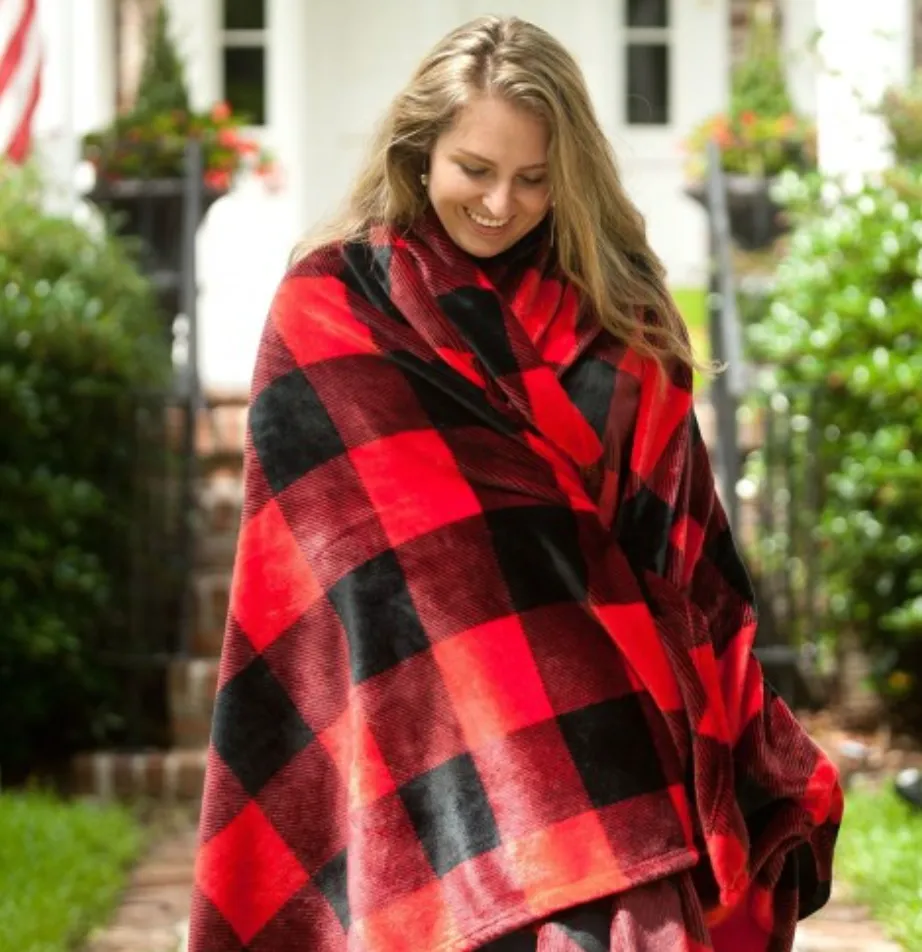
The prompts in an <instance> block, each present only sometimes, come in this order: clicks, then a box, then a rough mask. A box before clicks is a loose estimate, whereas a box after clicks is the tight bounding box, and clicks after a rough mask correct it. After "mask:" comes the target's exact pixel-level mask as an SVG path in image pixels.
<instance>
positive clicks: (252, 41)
mask: <svg viewBox="0 0 922 952" xmlns="http://www.w3.org/2000/svg"><path fill="white" fill-rule="evenodd" d="M302 2H303V0H302ZM264 3H265V26H264V28H263V29H261V30H225V29H224V26H223V24H224V9H225V0H220V3H219V10H218V13H219V17H220V19H219V20H218V23H219V24H221V27H220V29H219V30H218V82H219V88H220V90H221V95H220V97H219V98H220V99H222V100H224V101H227V81H226V78H225V76H224V51H225V50H227V49H233V48H234V47H253V46H261V47H262V49H263V61H264V63H265V80H264V85H263V99H264V101H263V119H264V121H263V123H262V124H260V125H254V126H244V127H243V130H242V131H244V132H245V133H246V134H247V135H250V136H252V137H253V138H255V139H257V140H261V139H262V137H263V135H264V133H265V130H266V128H267V126H268V124H269V57H270V56H271V55H272V53H271V44H270V42H269V35H270V32H271V31H270V29H269V26H270V24H269V15H270V10H271V4H270V3H269V0H264Z"/></svg>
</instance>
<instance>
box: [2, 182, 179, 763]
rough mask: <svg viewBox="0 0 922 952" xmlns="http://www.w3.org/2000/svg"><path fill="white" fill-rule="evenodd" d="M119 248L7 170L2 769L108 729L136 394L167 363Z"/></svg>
mask: <svg viewBox="0 0 922 952" xmlns="http://www.w3.org/2000/svg"><path fill="white" fill-rule="evenodd" d="M168 366H169V365H168V354H167V352H166V345H165V334H164V332H163V330H162V328H161V327H160V326H159V317H158V315H157V313H156V311H155V303H154V298H153V295H152V293H151V290H150V288H149V286H148V284H147V283H146V281H145V280H144V279H143V278H142V277H141V276H140V275H139V273H138V271H137V269H136V268H135V266H134V263H133V262H132V260H131V259H130V257H129V256H128V255H127V253H126V252H125V250H124V248H123V247H121V246H120V245H119V244H117V243H115V242H114V241H112V240H110V239H108V238H104V237H95V236H93V235H91V234H90V233H88V232H87V231H85V230H84V229H83V228H81V227H80V226H78V225H76V224H74V223H72V222H70V221H65V220H61V219H56V218H53V217H50V216H49V215H47V214H45V213H44V212H43V211H42V209H41V205H40V190H39V185H38V183H37V181H36V180H35V179H34V177H33V176H32V174H31V173H30V172H29V171H28V170H26V171H23V170H19V169H12V168H9V167H6V166H0V434H2V449H0V618H2V619H3V636H2V638H0V723H2V724H3V730H2V731H0V768H2V769H3V770H4V771H5V776H6V778H7V779H9V777H10V776H11V775H15V774H16V773H17V772H19V771H21V770H22V769H24V768H26V767H28V766H31V765H36V764H39V763H42V762H45V761H48V760H50V759H52V758H54V757H55V756H56V755H58V754H59V753H61V752H62V751H65V750H67V749H68V748H70V747H72V746H73V745H76V744H83V743H87V742H90V741H91V740H92V738H93V737H94V735H95V736H100V735H101V733H102V732H103V731H104V730H105V729H106V728H107V726H109V725H108V718H109V713H108V710H107V708H106V700H105V699H106V697H107V690H108V687H109V686H108V685H107V683H106V677H105V675H104V673H103V669H102V668H101V667H100V665H99V663H98V659H97V657H96V648H97V647H98V645H99V644H100V643H101V641H102V639H103V638H105V637H107V636H108V637H111V635H112V631H113V630H117V629H115V626H117V625H118V624H119V622H120V620H122V621H123V607H124V598H125V595H126V592H125V587H126V585H127V580H126V565H127V562H128V559H127V556H126V547H127V544H128V539H129V536H130V533H129V532H128V526H129V522H130V508H131V500H132V492H133V480H134V478H135V472H136V466H135V460H134V453H133V450H132V445H131V434H132V417H133V410H132V394H133V392H134V391H135V390H136V389H137V388H140V387H152V386H160V385H162V383H163V381H164V380H165V378H166V375H167V372H168Z"/></svg>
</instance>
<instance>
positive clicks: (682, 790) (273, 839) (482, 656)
mask: <svg viewBox="0 0 922 952" xmlns="http://www.w3.org/2000/svg"><path fill="white" fill-rule="evenodd" d="M663 378H664V375H662V374H661V373H660V372H659V371H658V370H657V368H656V366H655V364H654V363H653V362H651V361H649V360H647V359H641V358H640V357H639V356H638V355H637V354H636V353H635V351H634V350H632V349H631V348H630V347H627V346H625V345H624V344H622V343H619V342H618V341H616V340H615V339H613V337H612V336H610V335H609V334H608V333H607V332H605V331H604V330H601V329H600V327H599V325H598V323H597V322H596V321H594V320H593V318H592V315H591V314H588V313H585V309H583V311H581V309H580V307H579V299H578V296H577V294H576V292H575V291H574V289H573V288H572V287H571V286H569V285H568V284H567V283H566V282H564V281H562V280H561V279H560V278H559V275H558V272H557V271H556V270H555V266H554V261H553V249H552V248H551V247H550V244H549V242H547V241H546V240H545V236H544V234H543V232H542V231H541V230H539V231H538V232H536V233H534V234H533V235H532V236H531V237H530V238H528V239H525V241H524V242H523V243H521V244H520V246H518V247H517V248H515V249H512V250H511V251H510V252H507V253H506V254H504V255H502V256H500V257H499V258H497V259H494V260H491V261H489V262H477V261H475V260H474V259H472V258H470V257H468V256H466V255H465V254H463V253H462V252H461V251H459V250H458V249H457V248H456V247H455V246H454V245H453V244H452V243H451V242H450V241H449V239H448V238H447V237H446V236H445V234H444V232H443V231H442V230H441V229H440V227H439V226H438V224H437V222H435V221H434V220H428V221H426V222H424V223H422V224H421V225H420V226H418V227H417V228H415V229H414V230H413V231H411V232H410V233H409V234H406V235H403V234H397V233H395V232H392V231H389V230H387V229H384V228H381V229H378V230H373V231H372V233H371V234H370V236H369V239H368V240H367V241H363V242H357V243H354V244H347V245H345V246H343V247H336V248H328V249H325V250H322V251H319V252H315V253H313V254H311V255H310V256H308V257H307V258H306V259H305V260H303V261H302V262H301V263H299V264H298V265H296V266H295V267H294V268H293V269H292V270H291V271H290V273H289V274H288V275H287V276H286V278H285V279H284V281H283V282H282V284H281V287H280V289H279V290H278V293H277V296H276V298H275V301H274V303H273V306H272V309H271V314H270V317H269V320H268V324H267V326H266V329H265V332H264V336H263V339H262V344H261V349H260V354H259V358H258V365H257V369H256V374H255V380H254V388H253V394H252V403H251V408H250V414H249V429H248V444H247V462H246V503H245V508H244V515H243V521H242V526H241V534H240V540H239V551H238V555H237V560H236V567H235V574H234V582H233V588H232V596H231V608H230V613H229V618H228V623H227V631H226V639H225V643H224V653H223V659H222V667H221V676H220V683H219V689H218V694H217V700H216V711H215V720H214V729H213V736H212V743H211V749H210V762H209V768H208V775H207V783H206V793H205V800H204V807H203V819H202V827H201V833H202V842H201V847H200V853H199V860H198V865H197V874H196V890H195V896H194V904H193V915H192V933H191V950H192V952H238V950H243V949H247V950H253V952H288V950H309V952H346V950H348V952H449V950H451V952H464V950H469V949H475V948H480V947H483V946H486V947H493V945H494V944H495V947H496V948H497V949H499V948H507V947H508V948H509V949H512V948H516V949H518V948H532V949H535V948H546V949H552V948H553V949H555V950H556V949H563V948H569V947H570V946H567V945H566V944H565V943H564V944H561V942H564V939H561V940H560V942H558V941H557V939H556V938H554V937H553V936H554V935H557V936H558V937H559V936H563V937H564V938H565V937H566V936H567V935H570V936H571V938H572V937H573V936H574V935H575V936H576V938H574V939H573V941H574V942H576V944H575V945H573V946H572V948H593V949H594V948H606V949H607V948H609V946H608V944H607V941H605V943H604V945H599V944H598V941H601V940H597V939H592V940H591V941H594V942H596V943H597V944H596V945H591V944H590V938H587V936H589V934H590V931H591V930H588V931H587V930H583V931H582V932H581V931H580V930H579V929H576V930H575V931H574V930H572V929H571V930H570V932H567V928H566V921H567V919H566V916H567V915H569V914H571V913H573V910H574V909H576V910H580V909H585V910H589V911H590V912H592V911H593V910H595V912H597V911H598V908H599V906H598V903H599V902H604V903H607V906H606V907H605V908H607V909H608V910H609V911H610V915H611V919H612V923H611V948H612V949H614V948H618V949H625V950H627V949H632V950H654V949H656V950H662V952H665V950H667V949H668V950H670V952H671V950H677V949H686V948H687V949H688V950H692V949H697V950H704V949H711V948H716V949H733V950H736V949H743V948H745V949H764V950H766V952H779V950H784V949H788V948H790V945H791V942H792V938H793V932H794V925H795V922H796V920H797V918H798V917H799V916H804V915H807V914H809V913H810V912H811V911H813V910H815V909H816V908H818V907H819V906H820V905H822V904H823V902H824V901H825V899H826V897H827V895H828V891H829V882H830V876H831V869H830V866H831V855H832V850H833V844H834V841H835V837H836V832H837V828H838V822H839V820H840V816H841V809H842V807H841V795H840V791H839V787H838V782H837V776H836V772H835V770H834V768H833V766H832V765H831V764H830V762H829V761H828V760H827V759H826V758H825V757H824V756H823V755H822V753H821V752H820V751H819V749H818V748H817V747H816V746H815V745H814V744H813V743H812V742H811V741H810V740H809V739H808V738H807V737H806V736H805V734H804V733H803V731H802V730H801V729H800V727H799V726H798V724H797V723H796V722H795V720H794V719H793V717H792V715H791V713H790V712H789V711H788V709H787V708H786V707H785V705H784V704H783V703H782V702H781V701H780V700H779V699H778V698H777V697H776V696H775V694H774V693H773V692H772V691H771V689H770V688H769V687H768V686H767V685H765V684H764V683H763V679H762V674H761V671H760V668H759V665H758V664H757V662H756V661H755V660H754V658H753V656H752V653H751V648H752V642H753V635H754V631H755V626H756V614H755V610H754V608H753V600H752V591H751V588H750V584H749V580H748V577H747V574H746V571H745V570H744V568H743V565H742V564H741V561H740V558H739V557H738V555H737V553H736V551H735V549H734V545H733V542H732V540H731V537H730V533H729V532H728V528H727V523H726V521H725V517H724V514H723V511H722V509H721V506H720V504H719V502H718V500H717V498H716V496H715V489H714V480H713V476H712V472H711V469H710V466H709V463H708V457H707V454H706V451H705V447H704V445H703V444H702V441H701V438H700V435H699V432H698V428H697V425H696V420H695V415H694V411H693V404H692V394H691V382H690V372H689V371H688V370H687V368H684V367H681V368H680V367H676V368H674V369H673V370H672V371H671V373H670V375H669V379H668V380H667V379H663ZM635 899H636V902H635ZM593 902H595V905H594V906H593V905H592V903H593ZM588 914H589V913H587V915H588ZM555 923H558V924H561V923H562V925H561V928H560V929H557V931H556V932H555V931H554V930H555ZM603 931H604V930H603ZM542 934H544V935H546V936H547V937H548V939H547V941H546V942H545V943H544V944H543V945H542V944H541V943H542V939H541V936H542ZM528 935H531V936H532V937H533V938H532V940H530V941H531V945H528V944H525V945H522V944H521V943H520V944H515V943H516V942H519V940H520V939H521V941H522V942H525V941H526V940H525V938H523V937H525V936H528ZM580 935H582V937H583V939H582V940H580V939H579V936H580ZM502 937H505V939H502ZM517 937H518V938H517ZM741 937H746V938H745V940H744V939H742V938H741ZM580 941H582V942H583V944H580ZM504 942H505V943H506V944H503V943H504ZM555 942H557V944H554V943H555ZM509 943H511V944H509ZM619 943H620V944H619Z"/></svg>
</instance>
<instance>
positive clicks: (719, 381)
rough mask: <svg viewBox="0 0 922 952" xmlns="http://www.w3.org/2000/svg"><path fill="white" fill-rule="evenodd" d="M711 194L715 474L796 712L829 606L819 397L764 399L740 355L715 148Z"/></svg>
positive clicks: (761, 643)
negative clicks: (821, 527) (823, 579)
mask: <svg viewBox="0 0 922 952" xmlns="http://www.w3.org/2000/svg"><path fill="white" fill-rule="evenodd" d="M706 194H707V211H708V218H709V234H710V262H711V269H710V296H709V333H710V343H711V349H712V356H713V357H714V358H715V359H716V360H718V361H719V362H721V363H723V364H725V365H726V369H725V370H724V372H723V373H721V374H719V375H718V376H717V377H716V378H715V379H714V380H713V381H712V382H711V386H710V390H709V397H710V400H711V403H712V405H713V409H714V418H715V423H716V433H715V446H714V447H713V450H712V453H713V456H714V466H715V470H716V473H717V478H718V481H719V483H720V486H721V489H722V499H723V501H724V505H725V508H726V511H727V516H728V519H729V521H730V525H731V528H732V529H733V531H734V534H735V536H736V538H737V540H738V544H739V545H740V546H741V548H742V550H743V552H744V556H745V558H746V562H747V566H748V568H749V570H750V574H751V576H752V581H753V585H754V587H755V589H756V596H757V601H758V604H759V613H760V621H759V629H758V632H757V637H756V654H757V656H758V657H759V659H760V661H761V662H762V664H763V667H764V668H765V671H766V676H767V677H768V678H769V680H770V681H771V682H772V683H773V685H774V686H775V687H776V689H777V690H778V691H779V693H781V695H782V696H783V697H784V698H785V699H786V700H788V701H789V702H790V703H799V702H801V701H804V700H808V701H809V700H810V698H809V697H808V696H807V695H809V691H808V689H807V681H806V680H805V677H804V675H805V673H806V670H807V667H808V662H809V660H810V659H811V657H812V655H813V647H814V639H815V636H816V632H817V630H818V628H819V626H820V621H821V614H822V605H823V602H822V591H821V586H820V584H819V571H818V549H817V543H816V529H817V524H818V520H819V513H820V506H821V498H820V493H821V486H822V472H821V469H820V459H819V453H818V441H819V439H820V434H819V432H818V428H817V426H816V423H815V421H816V419H817V413H816V410H817V406H818V404H817V401H818V400H820V399H821V395H820V394H818V393H812V392H805V391H785V390H775V391H772V392H760V390H759V386H758V382H759V377H758V374H757V373H756V372H755V369H754V368H752V367H751V366H750V365H749V362H748V361H747V358H746V353H745V348H744V335H743V328H742V323H741V319H740V312H739V308H738V306H737V293H738V292H737V286H736V278H735V274H734V267H733V243H732V238H731V233H730V220H729V214H728V203H727V191H726V182H725V177H724V173H723V169H722V163H721V154H720V149H719V147H718V145H717V144H716V143H715V142H711V143H709V146H708V177H707V193H706ZM744 420H746V426H745V427H744V426H743V421H744Z"/></svg>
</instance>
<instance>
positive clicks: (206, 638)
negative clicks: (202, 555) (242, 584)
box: [189, 566, 231, 658]
mask: <svg viewBox="0 0 922 952" xmlns="http://www.w3.org/2000/svg"><path fill="white" fill-rule="evenodd" d="M230 587H231V569H230V566H228V567H226V568H209V569H197V570H196V572H195V574H194V577H193V579H192V591H193V596H194V600H195V601H194V605H195V618H194V621H195V624H194V626H193V629H192V643H191V645H190V649H189V650H190V653H191V655H192V656H193V657H194V658H217V657H218V656H219V655H220V654H221V644H222V643H223V641H224V625H225V622H226V621H227V606H228V604H229V602H230Z"/></svg>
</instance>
